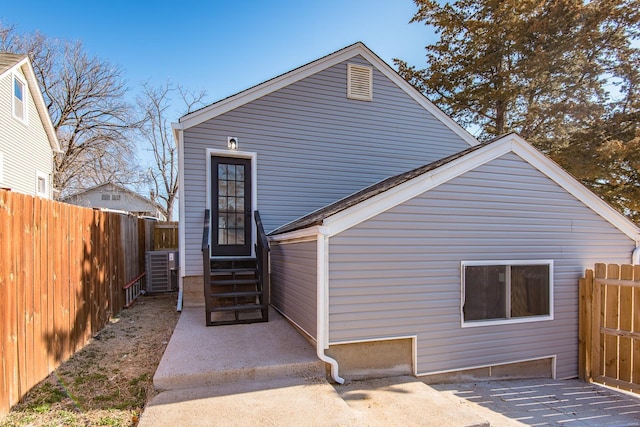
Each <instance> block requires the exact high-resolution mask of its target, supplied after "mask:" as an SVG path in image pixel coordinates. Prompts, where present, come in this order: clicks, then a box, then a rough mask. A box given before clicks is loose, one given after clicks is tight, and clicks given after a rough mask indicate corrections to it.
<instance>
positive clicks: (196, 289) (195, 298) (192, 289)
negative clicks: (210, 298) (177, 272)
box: [182, 276, 204, 307]
mask: <svg viewBox="0 0 640 427" xmlns="http://www.w3.org/2000/svg"><path fill="white" fill-rule="evenodd" d="M202 280H203V279H202V276H187V277H185V278H183V279H182V306H183V307H204V282H203V281H202Z"/></svg>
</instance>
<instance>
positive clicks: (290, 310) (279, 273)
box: [271, 240, 317, 338]
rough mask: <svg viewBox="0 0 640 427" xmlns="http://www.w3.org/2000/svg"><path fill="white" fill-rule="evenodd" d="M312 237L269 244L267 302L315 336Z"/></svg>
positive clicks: (314, 265) (314, 242) (315, 252)
mask: <svg viewBox="0 0 640 427" xmlns="http://www.w3.org/2000/svg"><path fill="white" fill-rule="evenodd" d="M316 265H317V246H316V241H315V240H314V241H310V242H300V243H289V244H277V243H272V244H271V304H272V305H273V306H274V307H275V308H276V309H278V310H279V311H280V312H282V313H283V314H285V315H286V316H287V317H288V318H289V319H291V320H292V321H293V322H295V323H296V324H297V325H298V326H299V327H300V328H302V329H303V330H304V331H305V332H306V333H307V334H309V335H310V336H311V337H313V338H316V332H317V323H316V313H317V303H316V302H317V292H316V280H317V277H316V271H317V267H316Z"/></svg>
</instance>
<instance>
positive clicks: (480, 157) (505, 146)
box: [272, 134, 640, 246]
mask: <svg viewBox="0 0 640 427" xmlns="http://www.w3.org/2000/svg"><path fill="white" fill-rule="evenodd" d="M507 153H514V154H516V155H518V156H519V157H521V158H522V159H523V160H524V161H526V162H528V163H529V164H530V165H532V166H533V167H534V168H536V169H537V170H538V171H540V172H541V173H543V174H544V175H545V176H547V177H548V178H549V179H551V180H552V181H553V182H555V183H556V184H558V185H559V186H560V187H562V188H563V189H565V190H566V191H567V192H568V193H569V194H571V195H572V196H574V197H575V198H576V199H578V200H579V201H581V202H582V203H584V204H585V205H586V206H588V207H589V208H590V209H592V210H593V211H594V212H595V213H597V214H598V215H600V216H601V217H602V218H604V219H605V220H606V221H608V222H609V223H610V224H611V225H613V226H614V227H615V228H617V229H618V230H620V231H621V232H622V233H624V234H625V235H626V236H628V237H629V238H630V239H632V240H633V241H635V242H636V246H638V245H639V244H640V229H638V227H636V225H635V224H633V223H632V222H631V221H629V220H628V219H627V218H626V217H625V216H624V215H622V214H621V213H619V212H618V211H616V210H615V209H614V208H612V207H611V206H609V205H608V204H607V203H606V202H604V201H603V200H602V199H600V198H599V197H598V196H596V195H595V194H594V193H592V192H591V191H590V190H589V189H588V188H586V187H585V186H584V185H582V184H581V183H580V182H578V181H577V180H576V179H575V178H573V177H572V176H571V175H570V174H569V173H567V172H566V171H564V169H562V168H561V167H560V166H558V165H557V164H555V163H554V162H553V161H552V160H550V159H549V158H547V157H546V156H544V155H543V154H542V153H540V152H539V151H538V150H536V149H535V148H534V147H533V146H531V145H530V144H529V143H527V142H526V141H525V140H524V139H522V138H521V137H520V136H518V135H516V134H509V135H506V136H504V137H502V138H500V139H498V140H496V141H494V142H492V143H490V144H487V145H486V146H485V147H481V148H478V149H477V150H475V151H472V152H470V153H468V154H466V155H464V156H462V157H459V158H457V159H455V160H453V161H451V162H449V163H446V164H444V165H442V166H440V167H438V168H436V169H433V170H431V171H428V172H426V173H424V174H422V175H420V176H417V177H415V178H413V179H410V180H408V181H406V182H403V183H402V184H399V185H397V186H396V187H393V188H390V189H389V190H386V191H383V192H381V193H379V194H377V195H375V196H373V197H371V198H369V199H366V200H364V201H362V202H360V203H358V204H356V205H354V206H351V207H349V208H347V209H345V210H343V211H340V212H337V213H335V214H333V215H330V216H328V217H327V218H325V219H324V220H323V223H322V225H323V226H326V227H327V230H328V236H329V237H331V236H335V235H336V234H339V233H341V232H343V231H345V230H348V229H349V228H351V227H354V226H355V225H357V224H360V223H362V222H364V221H366V220H368V219H370V218H372V217H374V216H376V215H378V214H380V213H382V212H385V211H387V210H388V209H391V208H393V207H395V206H398V205H399V204H401V203H404V202H406V201H407V200H410V199H412V198H413V197H416V196H418V195H420V194H422V193H424V192H426V191H429V190H431V189H432V188H435V187H437V186H439V185H441V184H444V183H446V182H448V181H449V180H451V179H453V178H455V177H457V176H460V175H462V174H464V173H466V172H469V171H471V170H473V169H475V168H477V167H479V166H481V165H483V164H485V163H487V162H489V161H491V160H494V159H496V158H498V157H500V156H503V155H505V154H507ZM312 233H313V231H312V227H308V228H307V229H302V230H296V231H293V232H290V233H284V234H282V235H279V236H272V239H274V240H275V239H278V241H285V240H288V239H290V238H297V237H296V236H305V235H310V234H312Z"/></svg>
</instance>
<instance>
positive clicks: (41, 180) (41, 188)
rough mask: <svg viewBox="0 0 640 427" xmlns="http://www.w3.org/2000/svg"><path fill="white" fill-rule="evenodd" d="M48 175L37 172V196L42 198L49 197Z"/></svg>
mask: <svg viewBox="0 0 640 427" xmlns="http://www.w3.org/2000/svg"><path fill="white" fill-rule="evenodd" d="M48 181H49V180H48V179H47V175H45V174H43V173H41V172H36V195H38V196H41V197H49V192H48V191H47V188H48V186H49V185H48Z"/></svg>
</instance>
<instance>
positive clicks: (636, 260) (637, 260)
mask: <svg viewBox="0 0 640 427" xmlns="http://www.w3.org/2000/svg"><path fill="white" fill-rule="evenodd" d="M631 264H640V242H636V248H635V249H634V250H633V252H631Z"/></svg>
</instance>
